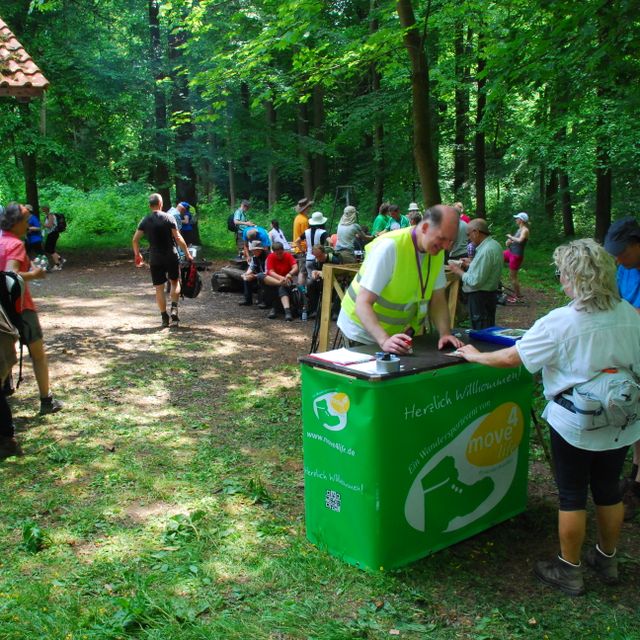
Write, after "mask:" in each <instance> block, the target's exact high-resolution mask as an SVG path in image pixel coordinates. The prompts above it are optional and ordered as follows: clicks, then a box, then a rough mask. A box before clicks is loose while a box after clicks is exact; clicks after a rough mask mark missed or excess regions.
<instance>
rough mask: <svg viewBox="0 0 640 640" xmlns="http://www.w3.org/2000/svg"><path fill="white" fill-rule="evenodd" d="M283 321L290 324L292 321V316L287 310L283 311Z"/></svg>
mask: <svg viewBox="0 0 640 640" xmlns="http://www.w3.org/2000/svg"><path fill="white" fill-rule="evenodd" d="M284 319H285V320H286V321H287V322H291V321H292V320H293V316H292V315H291V311H290V310H289V309H285V310H284Z"/></svg>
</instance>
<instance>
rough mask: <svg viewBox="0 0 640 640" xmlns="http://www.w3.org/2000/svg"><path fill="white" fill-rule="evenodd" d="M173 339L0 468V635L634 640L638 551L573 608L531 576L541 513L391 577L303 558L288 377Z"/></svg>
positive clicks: (37, 434) (118, 359)
mask: <svg viewBox="0 0 640 640" xmlns="http://www.w3.org/2000/svg"><path fill="white" fill-rule="evenodd" d="M198 336H200V337H198ZM188 341H189V345H190V347H189V357H185V349H184V345H183V344H181V341H180V338H179V337H178V338H175V339H173V338H172V339H167V340H163V341H158V342H154V343H153V345H150V346H149V348H148V350H146V351H145V350H142V351H138V352H136V353H118V352H115V351H114V352H113V353H112V354H111V355H110V357H109V358H110V359H109V360H105V363H104V366H103V367H102V368H101V369H99V370H98V372H96V373H95V374H93V375H92V376H91V377H88V378H87V377H84V378H82V379H81V377H80V376H78V378H77V379H72V380H70V381H69V383H68V384H69V388H70V389H71V388H72V389H73V393H69V394H68V395H69V401H68V406H67V410H65V411H64V412H62V413H60V414H57V415H56V416H54V417H48V418H38V419H35V420H31V425H30V428H29V430H28V431H27V432H26V433H23V434H22V436H21V438H22V440H23V442H24V448H25V450H26V455H25V457H23V458H19V459H13V460H10V461H6V462H4V463H3V464H2V466H0V500H1V501H2V505H3V517H2V518H1V519H0V537H1V539H2V540H3V541H4V553H3V555H2V557H1V559H0V638H2V640H24V639H25V638H55V639H58V638H60V639H65V640H66V639H69V640H80V639H84V638H87V639H96V640H97V639H105V640H106V639H116V638H145V639H149V640H151V639H154V640H164V639H166V640H169V639H171V640H174V639H175V638H180V639H181V640H200V639H203V640H204V639H205V638H207V639H210V638H232V639H239V640H240V639H242V640H245V639H247V638H252V639H254V638H255V639H297V638H301V639H302V638H305V639H306V638H310V639H311V638H313V639H327V638H329V639H336V640H338V639H349V638H388V637H393V636H394V635H398V634H399V636H400V637H402V638H415V639H418V638H435V639H452V638H470V639H471V638H472V639H474V640H481V639H488V638H498V639H502V638H504V639H507V638H508V639H512V638H532V639H533V638H535V639H538V638H540V639H543V638H553V639H556V638H559V639H563V638H567V639H569V638H571V639H573V638H575V637H590V638H612V639H613V638H616V639H618V638H619V639H623V638H633V637H635V635H634V634H635V633H636V630H635V627H636V622H634V621H635V620H636V611H637V593H638V578H637V575H638V561H637V557H635V556H631V555H626V556H623V558H622V559H623V561H624V562H625V563H626V565H625V578H626V579H627V584H626V585H625V586H624V587H619V588H613V589H607V588H605V587H603V586H602V585H600V584H598V583H597V582H595V581H590V588H591V589H590V591H589V593H588V594H587V596H585V597H584V598H581V599H576V600H572V599H569V598H565V597H563V596H560V595H558V594H556V593H555V592H553V591H551V590H547V589H545V588H543V587H541V586H538V585H537V584H536V583H535V581H534V579H533V578H532V577H530V575H529V574H528V571H527V570H526V566H527V564H528V563H530V562H531V557H532V555H533V554H538V552H540V551H542V552H544V553H545V554H547V553H549V550H550V549H555V543H554V540H555V504H554V503H553V500H551V501H547V502H545V501H542V500H540V501H534V502H533V503H532V504H531V507H530V509H529V510H528V511H527V513H525V514H523V515H522V516H520V517H518V518H515V519H513V520H512V521H510V522H507V523H504V524H503V525H500V526H499V527H496V528H495V529H493V530H491V531H487V532H485V533H483V534H481V535H478V536H476V537H474V538H472V539H470V540H467V541H465V542H463V543H461V544H458V545H456V546H454V547H451V548H449V549H445V550H443V551H441V552H439V553H437V554H435V555H433V556H431V557H429V558H426V559H424V560H422V561H420V562H417V563H416V564H414V565H412V566H410V567H407V568H404V569H402V570H398V571H393V572H388V573H382V574H368V573H363V572H361V571H359V570H357V569H355V568H353V567H350V566H348V565H345V564H344V563H342V562H340V561H339V560H337V559H335V558H333V557H331V556H328V555H326V554H325V553H323V552H321V551H319V550H317V549H316V548H314V547H313V546H311V545H310V544H309V543H308V542H307V541H306V539H305V535H304V517H303V480H302V460H301V430H302V427H301V421H300V398H299V380H298V371H297V368H296V367H293V366H285V365H279V366H273V367H267V368H262V369H261V368H257V369H255V370H252V371H251V372H250V374H249V373H248V372H246V371H244V370H242V369H239V368H237V367H236V366H235V365H234V364H233V362H232V361H231V360H229V359H227V358H226V357H223V354H222V351H221V350H222V349H223V347H222V346H220V347H218V346H217V345H216V343H212V342H211V341H209V340H208V339H207V338H206V334H204V333H201V334H196V335H195V336H193V335H191V336H189V338H188ZM219 349H220V351H219ZM15 407H16V413H17V415H18V417H19V418H20V419H21V420H22V419H24V417H25V416H29V418H30V419H31V414H30V413H29V412H30V411H31V408H30V407H29V405H28V403H27V401H26V400H23V399H21V398H20V396H18V397H17V400H16V404H15ZM532 446H533V447H534V457H535V456H536V455H539V453H538V454H536V453H535V447H536V446H537V445H535V444H534V445H532ZM363 535H366V532H363Z"/></svg>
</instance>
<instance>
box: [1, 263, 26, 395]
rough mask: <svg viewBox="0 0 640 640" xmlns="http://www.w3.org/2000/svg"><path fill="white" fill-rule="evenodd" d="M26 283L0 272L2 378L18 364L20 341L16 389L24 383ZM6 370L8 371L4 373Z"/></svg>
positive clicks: (19, 278) (11, 274)
mask: <svg viewBox="0 0 640 640" xmlns="http://www.w3.org/2000/svg"><path fill="white" fill-rule="evenodd" d="M23 299H24V281H23V280H22V278H21V277H20V276H19V275H17V274H15V273H13V271H0V364H2V366H0V377H3V376H4V375H6V373H8V371H10V370H11V367H12V366H13V365H14V364H15V363H16V352H15V343H16V341H17V340H18V339H20V372H19V374H18V382H17V384H16V387H18V386H20V382H21V381H22V347H23V342H22V338H21V337H20V334H21V331H22V303H23ZM2 369H6V371H2Z"/></svg>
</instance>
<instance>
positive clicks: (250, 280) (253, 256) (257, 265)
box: [238, 240, 267, 309]
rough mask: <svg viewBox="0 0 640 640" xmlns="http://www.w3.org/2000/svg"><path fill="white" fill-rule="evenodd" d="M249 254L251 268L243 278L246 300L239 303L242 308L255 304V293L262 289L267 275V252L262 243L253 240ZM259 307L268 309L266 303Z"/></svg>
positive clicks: (249, 267) (248, 268)
mask: <svg viewBox="0 0 640 640" xmlns="http://www.w3.org/2000/svg"><path fill="white" fill-rule="evenodd" d="M249 253H250V257H249V266H248V267H247V271H246V272H245V273H244V274H243V276H242V285H243V288H244V300H243V301H242V302H239V303H238V304H239V305H240V306H241V307H250V306H251V305H252V304H253V291H254V290H255V289H259V288H261V286H262V281H263V280H264V276H265V274H266V260H267V251H266V249H265V248H264V247H263V246H262V242H260V240H252V241H251V244H250V245H249ZM259 306H260V307H261V308H263V309H264V308H266V305H265V304H264V303H262V304H260V305H259Z"/></svg>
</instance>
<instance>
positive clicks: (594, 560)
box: [584, 545, 618, 584]
mask: <svg viewBox="0 0 640 640" xmlns="http://www.w3.org/2000/svg"><path fill="white" fill-rule="evenodd" d="M584 559H585V561H586V563H587V564H588V565H589V566H590V567H591V568H592V569H593V570H594V571H595V572H596V573H597V574H598V576H600V580H602V582H604V583H605V584H616V583H617V582H618V558H617V557H616V555H615V552H614V554H613V555H612V556H605V555H604V553H602V551H600V549H599V547H598V545H596V546H595V547H589V548H588V549H587V553H585V556H584Z"/></svg>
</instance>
